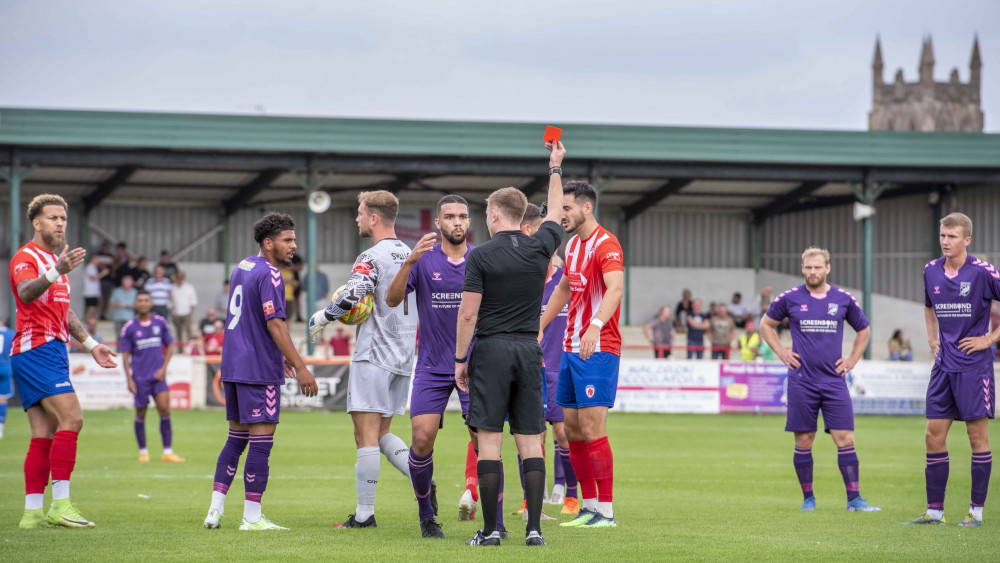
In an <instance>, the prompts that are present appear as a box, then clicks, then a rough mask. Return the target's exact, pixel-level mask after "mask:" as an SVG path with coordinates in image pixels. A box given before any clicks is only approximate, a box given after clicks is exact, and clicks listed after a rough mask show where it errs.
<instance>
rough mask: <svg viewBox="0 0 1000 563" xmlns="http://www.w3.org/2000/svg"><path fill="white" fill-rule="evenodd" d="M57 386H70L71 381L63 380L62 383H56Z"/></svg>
mask: <svg viewBox="0 0 1000 563" xmlns="http://www.w3.org/2000/svg"><path fill="white" fill-rule="evenodd" d="M55 386H56V387H69V386H70V384H69V381H63V382H62V383H56V385H55Z"/></svg>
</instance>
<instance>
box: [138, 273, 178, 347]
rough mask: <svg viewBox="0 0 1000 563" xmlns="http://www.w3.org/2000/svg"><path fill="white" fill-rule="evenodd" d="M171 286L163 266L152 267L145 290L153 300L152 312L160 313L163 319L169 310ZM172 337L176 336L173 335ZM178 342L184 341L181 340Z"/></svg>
mask: <svg viewBox="0 0 1000 563" xmlns="http://www.w3.org/2000/svg"><path fill="white" fill-rule="evenodd" d="M172 286H173V284H172V283H170V278H168V277H167V274H166V270H165V269H164V268H163V266H157V267H156V268H154V269H153V277H152V278H151V279H149V280H146V291H148V292H149V297H150V298H152V300H153V314H154V315H160V316H161V317H163V318H164V319H165V318H167V317H168V315H169V310H170V289H171V287H172ZM174 338H177V336H176V335H174ZM180 342H184V341H183V340H181V341H180Z"/></svg>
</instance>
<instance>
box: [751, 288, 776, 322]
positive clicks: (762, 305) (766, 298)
mask: <svg viewBox="0 0 1000 563" xmlns="http://www.w3.org/2000/svg"><path fill="white" fill-rule="evenodd" d="M773 293H774V290H773V289H772V288H771V286H769V285H765V286H764V288H763V289H761V290H760V295H758V296H757V305H758V307H757V309H758V311H757V319H759V318H761V317H762V316H763V315H764V313H766V312H767V308H768V307H770V306H771V302H772V301H774V295H773ZM754 320H756V319H754Z"/></svg>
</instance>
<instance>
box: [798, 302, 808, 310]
mask: <svg viewBox="0 0 1000 563" xmlns="http://www.w3.org/2000/svg"><path fill="white" fill-rule="evenodd" d="M808 310H809V305H806V304H805V303H803V304H801V305H799V311H808Z"/></svg>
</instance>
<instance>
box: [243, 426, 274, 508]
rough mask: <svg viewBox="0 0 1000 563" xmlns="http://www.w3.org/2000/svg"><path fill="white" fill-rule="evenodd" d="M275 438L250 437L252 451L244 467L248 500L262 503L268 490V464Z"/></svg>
mask: <svg viewBox="0 0 1000 563" xmlns="http://www.w3.org/2000/svg"><path fill="white" fill-rule="evenodd" d="M273 445H274V436H250V451H248V452H247V462H246V464H244V466H243V486H244V488H245V490H246V500H249V501H252V502H260V497H261V496H263V494H264V489H266V488H267V474H268V469H269V467H268V464H267V460H268V458H269V457H270V456H271V447H272V446H273Z"/></svg>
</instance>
